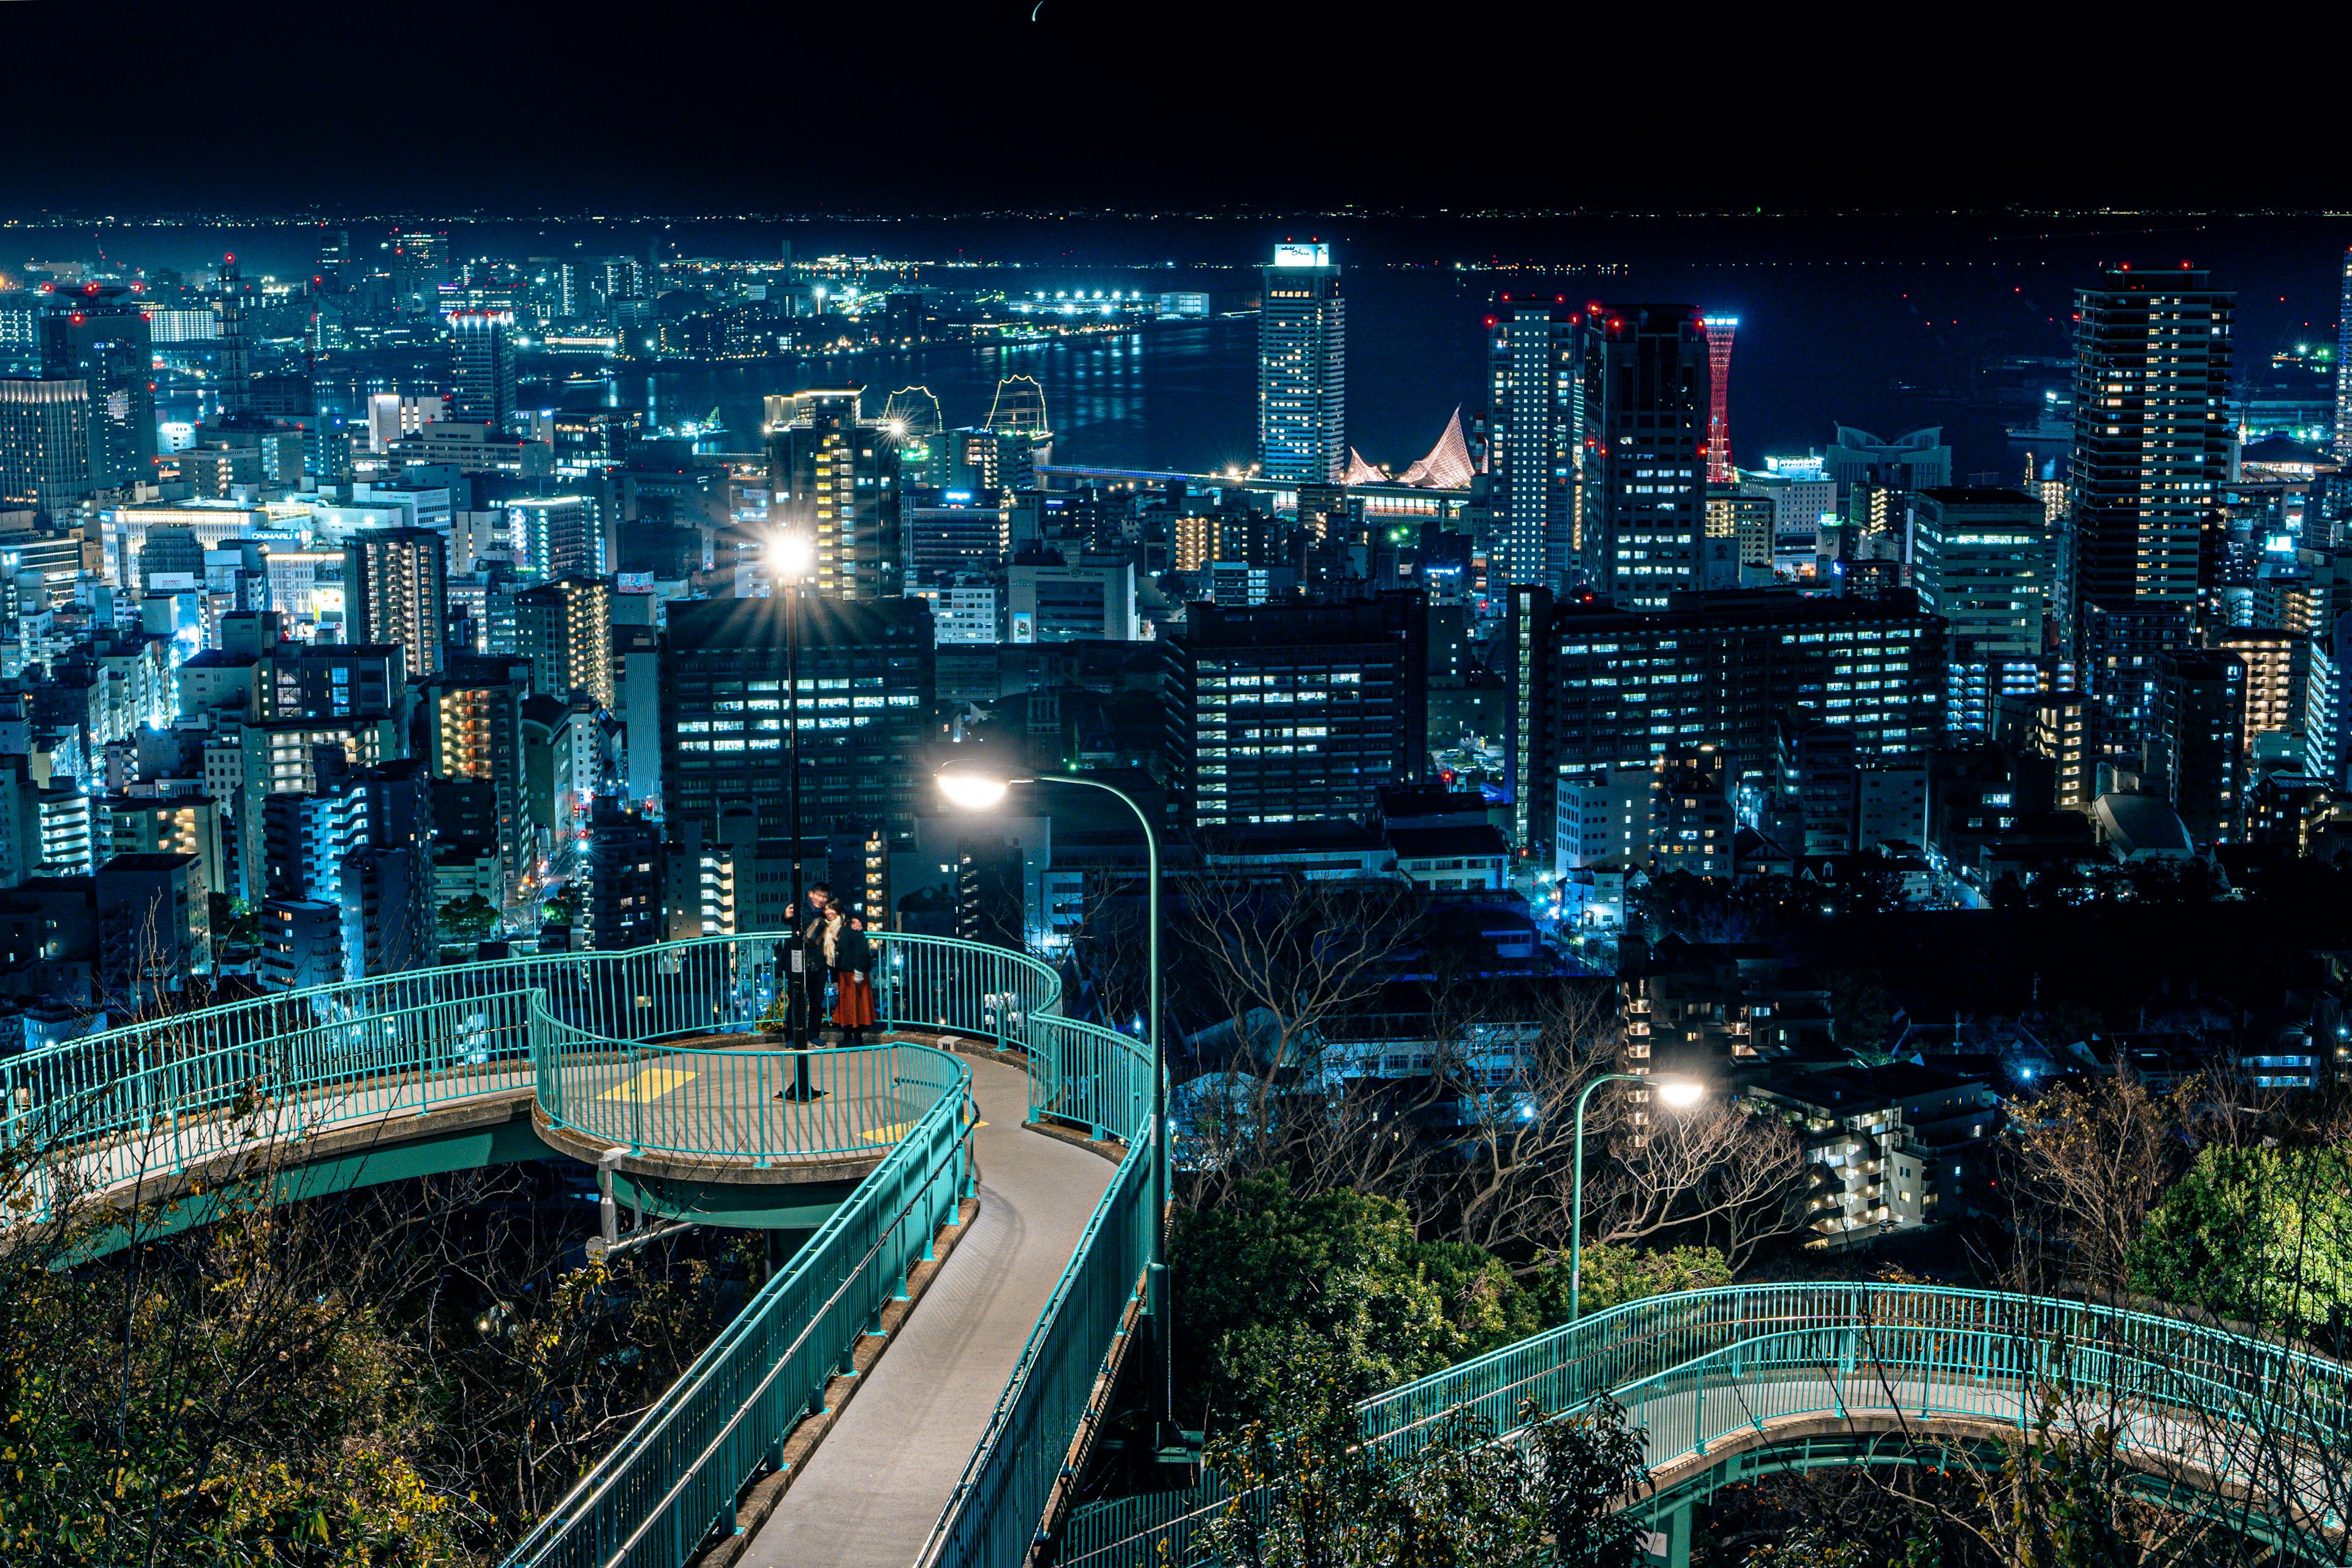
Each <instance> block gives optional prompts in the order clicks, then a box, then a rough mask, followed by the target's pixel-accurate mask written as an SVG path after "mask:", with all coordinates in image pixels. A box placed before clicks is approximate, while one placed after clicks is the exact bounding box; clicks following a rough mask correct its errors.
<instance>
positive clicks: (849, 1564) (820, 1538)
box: [737, 1061, 1112, 1568]
mask: <svg viewBox="0 0 2352 1568" xmlns="http://www.w3.org/2000/svg"><path fill="white" fill-rule="evenodd" d="M971 1070H972V1089H973V1093H974V1095H975V1097H976V1098H977V1100H978V1101H979V1104H980V1114H981V1118H982V1123H983V1124H982V1127H981V1128H980V1130H979V1131H978V1133H977V1134H976V1137H977V1141H978V1144H979V1159H980V1214H979V1216H978V1217H977V1218H976V1219H975V1220H974V1221H973V1222H972V1228H971V1233H970V1234H969V1235H967V1236H965V1237H964V1238H963V1239H962V1240H961V1242H959V1243H958V1244H957V1246H956V1248H955V1250H954V1251H953V1252H952V1253H950V1254H949V1256H948V1258H947V1260H946V1262H945V1263H944V1264H942V1265H941V1267H940V1274H939V1277H938V1278H937V1279H934V1280H933V1281H932V1282H931V1285H930V1288H929V1289H927V1290H926V1291H924V1292H923V1297H922V1300H920V1301H919V1302H918V1303H916V1308H915V1310H914V1312H913V1313H912V1315H910V1316H909V1317H908V1320H907V1323H906V1326H905V1327H904V1328H902V1329H900V1330H899V1331H898V1337H897V1338H896V1339H895V1340H893V1341H892V1342H891V1344H890V1350H889V1353H888V1354H887V1355H885V1356H883V1357H882V1358H881V1359H880V1360H879V1361H877V1362H876V1363H874V1366H873V1369H872V1370H871V1371H869V1372H867V1373H866V1377H868V1378H870V1379H871V1380H872V1384H873V1385H872V1386H870V1387H866V1388H863V1389H860V1390H859V1391H858V1394H857V1397H856V1399H855V1400H854V1401H852V1402H851V1403H850V1405H849V1407H848V1408H847V1409H846V1410H845V1411H844V1412H843V1413H842V1417H841V1421H840V1423H839V1425H837V1426H835V1427H834V1428H833V1430H832V1431H830V1432H829V1433H827V1434H826V1435H825V1438H824V1442H823V1443H821V1444H819V1445H818V1446H817V1449H816V1452H815V1453H814V1454H812V1455H811V1456H810V1457H809V1460H808V1468H807V1469H806V1471H805V1472H803V1474H802V1475H800V1476H799V1477H797V1478H795V1479H793V1483H792V1485H791V1487H790V1488H789V1489H787V1490H786V1491H785V1493H784V1495H783V1497H782V1500H780V1501H779V1502H778V1503H777V1505H776V1510H775V1512H774V1513H772V1515H770V1516H769V1518H768V1521H767V1522H766V1523H765V1524H764V1525H762V1526H761V1529H760V1532H759V1534H758V1535H757V1536H755V1537H754V1538H753V1539H752V1540H751V1542H750V1543H749V1544H748V1545H747V1546H746V1548H745V1550H744V1552H743V1554H742V1555H741V1557H740V1558H739V1559H738V1560H737V1561H738V1563H739V1564H740V1565H741V1568H908V1563H913V1562H914V1561H915V1559H916V1556H917V1555H918V1553H919V1552H921V1550H922V1547H923V1542H924V1541H925V1539H926V1538H927V1537H928V1536H929V1534H930V1531H931V1526H932V1525H933V1524H934V1523H936V1522H937V1521H938V1520H939V1517H940V1510H941V1509H943V1508H944V1507H946V1505H947V1501H948V1498H949V1496H950V1493H952V1492H953V1491H954V1490H955V1487H956V1482H957V1481H958V1480H959V1479H961V1476H962V1474H963V1469H964V1464H965V1462H966V1461H967V1460H969V1459H970V1458H971V1453H972V1449H973V1447H974V1446H975V1445H977V1444H978V1443H979V1441H980V1438H981V1435H982V1432H983V1431H984V1430H985V1429H986V1428H987V1426H988V1421H989V1416H990V1415H991V1413H992V1411H993V1410H994V1409H995V1407H996V1399H997V1395H998V1394H1000V1393H1001V1392H1002V1391H1003V1388H1004V1385H1005V1384H1006V1382H1007V1380H1008V1379H1010V1378H1011V1376H1012V1374H1013V1365H1014V1363H1017V1362H1018V1361H1019V1360H1020V1358H1021V1350H1022V1346H1023V1345H1024V1344H1025V1343H1026V1342H1027V1341H1028V1338H1029V1331H1030V1330H1031V1329H1032V1328H1034V1326H1035V1325H1036V1322H1037V1318H1038V1315H1039V1314H1040V1313H1041V1312H1043V1311H1044V1310H1045V1302H1046V1300H1047V1299H1048V1298H1049V1297H1051V1296H1052V1295H1053V1293H1054V1286H1055V1282H1056V1281H1058V1280H1059V1279H1061V1275H1062V1269H1063V1267H1064V1266H1065V1265H1066V1264H1067V1263H1068V1262H1069V1259H1070V1255H1071V1254H1072V1253H1073V1252H1075V1251H1076V1250H1077V1245H1078V1239H1079V1237H1081V1236H1082V1235H1083V1234H1084V1233H1085V1231H1086V1227H1087V1219H1088V1218H1089V1217H1090V1216H1091V1215H1093V1213H1094V1208H1095V1205H1096V1204H1097V1201H1099V1200H1100V1198H1101V1197H1102V1194H1103V1189H1104V1188H1106V1187H1108V1185H1109V1184H1110V1178H1111V1173H1112V1166H1111V1163H1110V1162H1109V1161H1108V1160H1105V1159H1103V1158H1101V1157H1100V1156H1099V1155H1097V1154H1093V1153H1090V1152H1087V1151H1086V1150H1084V1149H1080V1148H1077V1147H1075V1146H1074V1145H1072V1144H1069V1143H1065V1142H1060V1141H1059V1140H1056V1139H1053V1138H1048V1137H1046V1136H1045V1135H1044V1134H1042V1133H1038V1132H1033V1131H1028V1130H1027V1129H1025V1128H1024V1127H1023V1126H1022V1125H1021V1121H1022V1118H1023V1117H1024V1115H1026V1114H1027V1110H1028V1104H1029V1085H1028V1079H1027V1077H1026V1076H1025V1075H1024V1073H1023V1071H1022V1070H1021V1069H1020V1068H1012V1067H1004V1066H1002V1065H1000V1064H997V1063H994V1062H989V1061H974V1062H973V1063H972V1064H971Z"/></svg>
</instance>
